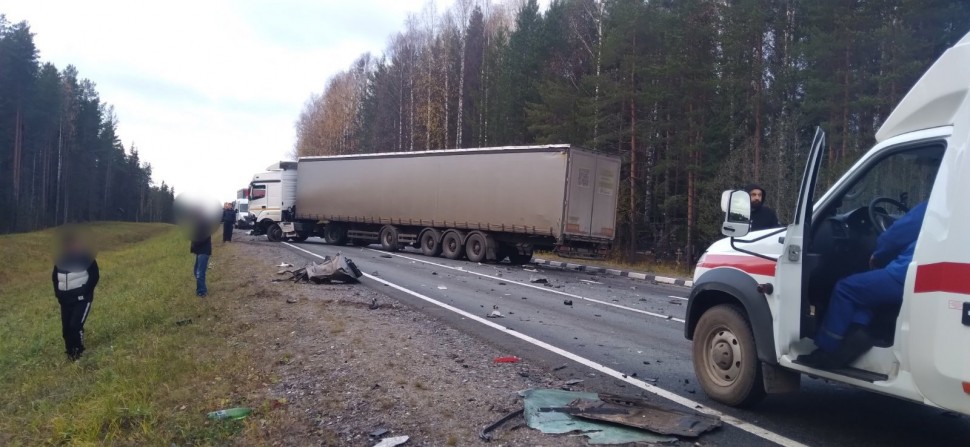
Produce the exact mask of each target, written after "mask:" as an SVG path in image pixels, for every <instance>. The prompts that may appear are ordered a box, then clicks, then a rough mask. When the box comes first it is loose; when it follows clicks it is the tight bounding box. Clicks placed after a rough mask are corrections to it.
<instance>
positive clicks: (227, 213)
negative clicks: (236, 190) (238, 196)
mask: <svg viewBox="0 0 970 447" xmlns="http://www.w3.org/2000/svg"><path fill="white" fill-rule="evenodd" d="M235 223H236V209H235V208H233V207H232V203H229V202H226V205H225V206H224V207H223V209H222V242H223V243H225V242H232V226H233V225H235Z"/></svg>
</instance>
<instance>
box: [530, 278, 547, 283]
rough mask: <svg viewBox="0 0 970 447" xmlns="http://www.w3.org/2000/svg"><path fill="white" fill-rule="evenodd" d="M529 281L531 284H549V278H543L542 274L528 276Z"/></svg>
mask: <svg viewBox="0 0 970 447" xmlns="http://www.w3.org/2000/svg"><path fill="white" fill-rule="evenodd" d="M529 282H531V283H533V284H549V280H548V279H546V278H544V277H542V276H539V277H530V278H529Z"/></svg>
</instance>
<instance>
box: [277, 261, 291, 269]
mask: <svg viewBox="0 0 970 447" xmlns="http://www.w3.org/2000/svg"><path fill="white" fill-rule="evenodd" d="M277 267H279V268H286V267H293V264H287V263H285V262H281V263H280V265H277Z"/></svg>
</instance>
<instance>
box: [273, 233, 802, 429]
mask: <svg viewBox="0 0 970 447" xmlns="http://www.w3.org/2000/svg"><path fill="white" fill-rule="evenodd" d="M282 244H283V245H286V246H289V247H292V248H295V249H297V250H300V251H302V252H304V253H307V254H310V255H311V256H316V257H318V258H320V259H324V258H323V256H320V255H318V254H316V253H313V252H311V251H308V250H304V249H302V248H300V247H297V246H295V245H293V244H290V243H288V242H283V243H282ZM402 257H403V256H402ZM429 264H431V263H429ZM439 265H440V264H439ZM442 267H448V266H442ZM448 268H451V267H448ZM463 271H466V270H463ZM469 273H473V272H469ZM364 276H365V277H366V278H368V279H371V280H373V281H377V282H379V283H381V284H384V285H386V286H388V287H391V288H394V289H397V290H399V291H401V292H404V293H407V294H408V295H411V296H413V297H415V298H418V299H421V300H424V301H427V302H428V303H431V304H434V305H436V306H438V307H441V308H443V309H446V310H450V311H452V312H454V313H456V314H458V315H461V316H462V317H465V318H468V319H469V320H474V321H476V322H478V323H481V324H484V325H486V326H488V327H490V328H492V329H495V330H498V331H501V332H503V333H505V334H508V335H511V336H513V337H515V338H518V339H520V340H522V341H525V342H527V343H530V344H533V345H535V346H538V347H540V348H543V349H545V350H547V351H549V352H552V353H554V354H557V355H560V356H562V357H565V358H567V359H569V360H572V361H574V362H576V363H580V364H582V365H585V366H587V367H589V368H592V369H594V370H596V371H599V372H601V373H603V374H605V375H608V376H610V377H613V378H615V379H617V380H622V381H624V382H626V383H629V384H630V385H633V386H635V387H637V388H640V389H643V390H644V391H647V392H650V393H653V394H655V395H657V396H660V397H662V398H664V399H667V400H670V401H672V402H675V403H677V404H679V405H683V406H684V407H687V408H690V409H693V410H696V411H698V412H701V413H704V414H707V415H710V416H715V417H719V418H721V420H722V421H724V422H725V423H726V424H729V425H732V426H734V427H737V428H739V429H741V430H744V431H746V432H748V433H751V434H753V435H755V436H757V437H759V438H762V439H765V440H768V441H771V442H774V443H776V444H779V445H782V446H785V447H807V446H806V445H805V444H802V443H800V442H798V441H795V440H793V439H790V438H788V437H786V436H783V435H781V434H778V433H775V432H772V431H770V430H767V429H764V428H761V427H759V426H757V425H754V424H752V423H749V422H746V421H743V420H741V419H738V418H736V417H734V416H731V415H729V414H725V413H722V412H720V411H717V410H715V409H713V408H710V407H707V406H705V405H702V404H700V403H699V402H695V401H693V400H690V399H688V398H686V397H682V396H680V395H678V394H676V393H673V392H670V391H667V390H665V389H663V388H660V387H658V386H656V385H652V384H649V383H647V382H644V381H642V380H638V379H636V378H633V377H630V376H628V375H626V374H623V373H621V372H619V371H617V370H615V369H612V368H610V367H608V366H604V365H602V364H600V363H597V362H594V361H592V360H589V359H587V358H585V357H582V356H580V355H578V354H574V353H572V352H569V351H566V350H565V349H561V348H559V347H556V346H553V345H551V344H549V343H546V342H544V341H542V340H539V339H537V338H533V337H530V336H528V335H525V334H523V333H520V332H516V331H514V330H512V329H509V328H507V327H505V326H502V325H500V324H496V323H493V322H491V321H488V320H486V319H485V318H482V317H479V316H478V315H474V314H471V313H469V312H465V311H464V310H461V309H459V308H457V307H454V306H451V305H448V304H445V303H442V302H440V301H438V300H435V299H433V298H430V297H427V296H425V295H422V294H420V293H418V292H415V291H413V290H410V289H407V288H405V287H402V286H399V285H397V284H394V283H392V282H390V281H386V280H384V279H381V278H378V277H376V276H373V275H370V274H367V273H364ZM483 276H485V275H483Z"/></svg>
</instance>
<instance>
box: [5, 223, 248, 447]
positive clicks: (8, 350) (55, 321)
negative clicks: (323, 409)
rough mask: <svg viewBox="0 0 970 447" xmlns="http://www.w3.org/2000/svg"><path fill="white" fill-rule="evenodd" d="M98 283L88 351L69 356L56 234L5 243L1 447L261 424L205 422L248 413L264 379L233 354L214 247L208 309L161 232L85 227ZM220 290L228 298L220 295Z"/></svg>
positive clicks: (135, 438)
mask: <svg viewBox="0 0 970 447" xmlns="http://www.w3.org/2000/svg"><path fill="white" fill-rule="evenodd" d="M84 231H85V232H86V233H87V235H88V238H89V239H90V240H92V241H94V244H95V245H96V246H97V247H98V248H99V253H98V257H97V259H98V264H99V265H100V267H101V282H100V284H99V285H98V288H97V290H96V291H95V300H94V303H93V305H92V309H91V315H90V317H89V318H88V322H87V324H86V325H85V345H86V346H87V348H88V349H87V351H86V352H85V353H84V356H83V357H82V358H81V360H80V361H78V362H70V361H68V360H67V359H66V356H65V355H64V352H63V351H64V344H63V340H62V338H61V334H60V321H59V310H58V305H57V301H56V299H55V298H54V296H53V292H52V287H51V283H50V269H51V265H52V263H51V256H50V255H51V253H52V248H53V247H54V246H55V244H56V233H55V231H54V230H47V231H42V232H36V233H28V234H18V235H7V236H2V237H0V257H2V258H0V259H3V263H4V269H3V275H2V276H0V290H2V291H3V294H2V296H0V306H2V308H3V309H4V311H3V312H2V313H0V445H51V444H57V445H63V444H68V445H93V444H114V445H119V444H120V445H171V444H176V445H210V444H225V443H226V442H227V441H229V440H231V439H234V438H235V437H236V436H237V435H238V434H239V433H243V432H246V431H249V430H253V427H252V425H253V424H255V422H254V421H253V420H254V419H255V418H250V419H247V420H244V421H233V422H222V421H216V422H213V421H208V420H207V419H206V417H205V414H206V413H207V412H209V411H212V410H216V409H220V408H225V407H231V406H236V405H247V406H250V407H254V409H256V410H257V412H258V411H259V405H260V403H259V402H252V400H253V399H255V398H253V397H252V396H253V395H254V393H253V390H254V389H256V388H258V387H259V386H260V384H261V383H264V381H265V380H266V378H265V377H262V376H261V374H260V373H258V372H256V371H255V369H254V368H253V367H252V366H251V365H252V363H251V361H250V360H251V353H249V352H247V351H246V349H239V348H240V347H239V346H233V345H232V342H230V341H229V340H231V339H232V337H231V334H232V333H233V332H234V331H235V330H237V329H238V328H235V327H233V325H234V323H233V322H232V320H231V318H227V317H225V316H223V312H221V311H220V309H219V306H216V305H213V304H214V303H213V302H212V301H211V300H218V299H219V298H220V293H222V294H226V293H228V292H226V289H227V288H228V287H223V286H220V284H223V285H224V284H226V281H227V278H226V276H229V275H227V273H226V272H223V271H221V270H220V269H219V268H218V266H219V264H220V254H221V252H222V251H223V248H222V247H221V246H218V244H216V245H217V246H216V247H215V248H216V252H215V253H214V256H213V257H212V261H211V262H212V263H213V265H214V266H216V267H215V268H213V269H212V270H210V279H209V282H210V295H209V298H208V299H207V301H203V300H200V299H199V298H197V297H196V296H195V279H194V278H193V276H192V273H191V271H192V265H193V262H194V259H193V256H192V255H191V254H190V253H189V252H188V245H189V244H188V242H187V241H186V240H185V239H184V238H183V236H182V234H181V233H180V232H179V231H178V229H177V228H176V227H174V226H171V225H161V224H126V223H102V224H93V225H88V226H85V227H84ZM220 288H221V289H222V290H220Z"/></svg>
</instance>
